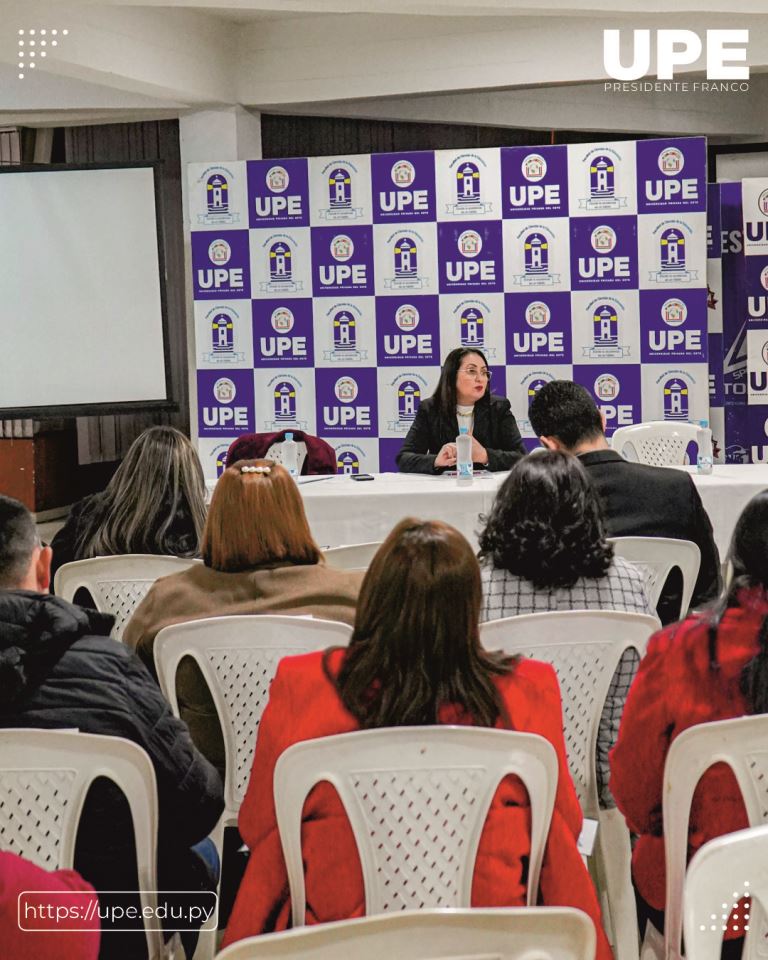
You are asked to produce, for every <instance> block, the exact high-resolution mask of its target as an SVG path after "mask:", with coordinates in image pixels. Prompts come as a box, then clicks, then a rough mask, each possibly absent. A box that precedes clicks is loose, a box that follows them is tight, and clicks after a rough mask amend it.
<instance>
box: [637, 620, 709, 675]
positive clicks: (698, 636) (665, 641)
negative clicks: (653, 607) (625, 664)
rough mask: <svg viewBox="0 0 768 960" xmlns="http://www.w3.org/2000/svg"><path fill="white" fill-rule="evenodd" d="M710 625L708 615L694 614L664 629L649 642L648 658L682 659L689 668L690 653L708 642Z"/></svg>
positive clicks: (690, 663) (690, 662)
mask: <svg viewBox="0 0 768 960" xmlns="http://www.w3.org/2000/svg"><path fill="white" fill-rule="evenodd" d="M709 624H710V616H709V615H708V614H707V613H694V614H691V616H689V617H686V618H685V620H681V621H680V622H679V623H671V624H669V626H666V627H663V628H662V629H661V630H659V631H657V632H656V633H654V634H653V636H652V637H651V638H650V640H649V641H648V649H647V656H649V657H658V656H665V657H671V656H674V657H681V658H683V659H684V660H685V661H686V663H687V664H688V666H692V661H691V660H690V652H691V650H692V649H694V648H699V647H700V645H701V644H702V642H706V641H707V639H708V633H709ZM686 669H687V668H686Z"/></svg>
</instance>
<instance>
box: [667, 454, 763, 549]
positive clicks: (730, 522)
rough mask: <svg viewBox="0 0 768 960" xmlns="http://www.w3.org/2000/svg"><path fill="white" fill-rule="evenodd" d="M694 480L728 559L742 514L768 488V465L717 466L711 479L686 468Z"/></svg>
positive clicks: (719, 547)
mask: <svg viewBox="0 0 768 960" xmlns="http://www.w3.org/2000/svg"><path fill="white" fill-rule="evenodd" d="M682 469H684V470H687V471H688V473H690V474H691V476H692V477H693V482H694V483H695V484H696V489H697V490H698V491H699V496H700V497H701V502H702V503H703V504H704V509H705V510H706V511H707V513H708V514H709V518H710V520H711V521H712V527H713V529H714V531H715V542H716V543H717V548H718V550H719V551H720V559H721V560H725V557H726V554H727V553H728V547H729V545H730V542H731V534H732V533H733V528H734V527H735V526H736V521H737V520H738V519H739V514H740V513H741V511H742V510H743V509H744V507H745V506H746V504H747V503H748V502H749V501H750V500H751V499H752V497H754V495H755V494H756V493H760V491H761V490H765V489H766V488H768V465H766V464H762V463H726V464H715V466H714V467H713V468H712V473H711V475H710V476H708V477H704V476H700V475H699V474H697V473H696V467H683V468H682Z"/></svg>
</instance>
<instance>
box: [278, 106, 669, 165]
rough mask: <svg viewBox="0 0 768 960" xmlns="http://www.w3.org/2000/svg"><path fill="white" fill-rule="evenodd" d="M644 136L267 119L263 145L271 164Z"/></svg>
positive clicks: (324, 119) (639, 136)
mask: <svg viewBox="0 0 768 960" xmlns="http://www.w3.org/2000/svg"><path fill="white" fill-rule="evenodd" d="M649 136H651V135H650V134H643V133H610V134H606V133H605V132H603V133H590V132H586V133H585V132H582V131H569V130H553V131H549V130H522V129H515V128H511V127H480V126H472V125H470V124H447V123H401V122H395V121H390V120H356V119H355V120H348V119H334V118H333V117H294V116H282V115H277V114H268V113H264V114H262V116H261V145H262V153H263V155H264V157H265V158H269V159H271V158H275V157H325V156H333V155H337V154H352V153H389V152H392V151H401V150H450V149H462V148H467V149H471V148H476V147H517V146H544V145H547V144H552V143H591V142H593V141H596V140H603V139H606V138H608V139H611V140H643V139H646V138H647V137H649Z"/></svg>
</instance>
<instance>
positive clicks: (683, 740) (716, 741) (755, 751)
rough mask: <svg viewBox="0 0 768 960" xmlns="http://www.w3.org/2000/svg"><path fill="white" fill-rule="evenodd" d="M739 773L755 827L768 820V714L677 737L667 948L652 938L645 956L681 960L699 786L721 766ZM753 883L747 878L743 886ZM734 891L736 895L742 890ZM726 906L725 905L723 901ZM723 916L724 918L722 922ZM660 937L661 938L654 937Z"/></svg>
mask: <svg viewBox="0 0 768 960" xmlns="http://www.w3.org/2000/svg"><path fill="white" fill-rule="evenodd" d="M720 762H723V763H727V764H728V766H729V767H730V768H731V769H732V770H733V773H734V775H735V777H736V781H737V783H738V785H739V789H740V790H741V793H742V796H743V798H744V806H745V807H746V811H747V820H748V822H749V824H750V826H753V827H754V826H758V825H760V824H762V823H764V822H765V821H766V820H768V802H767V801H768V714H759V715H756V716H749V717H739V718H737V719H735V720H718V721H716V722H714V723H701V724H698V725H697V726H695V727H690V728H689V729H688V730H684V731H683V732H682V733H681V734H680V736H678V737H676V738H675V739H674V740H673V741H672V743H671V745H670V747H669V752H668V754H667V760H666V764H665V766H664V788H663V792H662V798H663V799H662V816H663V822H664V853H665V857H666V868H667V900H666V906H665V913H664V933H665V937H664V945H663V951H662V950H660V949H659V947H660V946H661V936H660V935H658V933H657V931H655V930H654V931H653V934H652V935H651V936H650V937H649V936H648V935H646V942H645V944H644V948H643V950H644V954H645V953H646V951H650V952H651V953H652V954H654V955H656V956H665V957H666V958H667V960H676V958H679V957H680V955H681V951H680V934H681V931H682V915H683V886H684V880H685V871H686V860H687V854H688V825H689V819H690V810H691V802H692V800H693V794H694V791H695V790H696V786H697V784H698V782H699V780H700V779H701V776H702V774H704V773H705V771H706V770H708V769H709V768H710V767H711V766H712V765H713V764H715V763H720ZM744 879H748V878H747V877H746V875H745V876H744V877H742V880H744ZM740 886H741V884H739V886H737V887H732V888H731V890H732V891H733V890H738V889H739V888H740ZM721 903H722V901H721ZM721 913H722V910H721V911H720V912H719V913H718V916H720V914H721ZM654 934H656V935H655V936H654Z"/></svg>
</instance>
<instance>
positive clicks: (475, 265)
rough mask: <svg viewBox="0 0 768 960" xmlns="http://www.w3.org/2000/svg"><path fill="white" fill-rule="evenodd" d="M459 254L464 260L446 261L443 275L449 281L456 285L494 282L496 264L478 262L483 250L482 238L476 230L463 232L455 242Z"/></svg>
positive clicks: (492, 262) (486, 261) (485, 261)
mask: <svg viewBox="0 0 768 960" xmlns="http://www.w3.org/2000/svg"><path fill="white" fill-rule="evenodd" d="M456 246H457V247H458V249H459V253H460V254H461V256H462V257H464V258H465V259H463V260H447V261H446V264H445V273H446V276H447V278H448V280H449V281H451V282H452V283H458V282H460V281H464V282H468V281H472V280H482V281H484V282H486V283H493V282H494V281H495V280H496V264H495V263H494V261H493V260H478V259H477V258H478V257H479V256H480V253H481V252H482V249H483V238H482V237H481V236H480V234H479V233H478V232H477V231H476V230H464V231H463V232H462V233H461V234H460V235H459V239H458V240H457V241H456Z"/></svg>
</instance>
